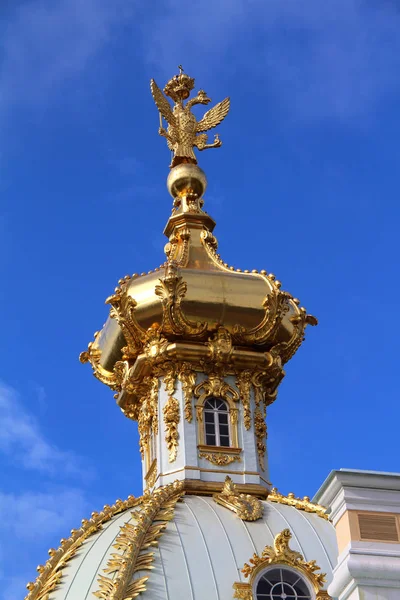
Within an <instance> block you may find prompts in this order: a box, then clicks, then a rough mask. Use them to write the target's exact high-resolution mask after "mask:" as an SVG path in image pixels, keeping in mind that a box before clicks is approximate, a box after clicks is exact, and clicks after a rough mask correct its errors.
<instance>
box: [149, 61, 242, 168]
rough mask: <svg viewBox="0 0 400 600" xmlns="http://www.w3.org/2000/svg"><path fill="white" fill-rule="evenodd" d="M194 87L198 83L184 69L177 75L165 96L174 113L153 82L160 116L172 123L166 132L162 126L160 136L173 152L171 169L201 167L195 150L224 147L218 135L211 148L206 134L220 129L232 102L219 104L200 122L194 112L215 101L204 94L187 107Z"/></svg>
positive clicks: (223, 101) (202, 92) (227, 100)
mask: <svg viewBox="0 0 400 600" xmlns="http://www.w3.org/2000/svg"><path fill="white" fill-rule="evenodd" d="M193 87H194V79H193V78H192V77H189V76H188V75H186V73H183V71H182V68H181V67H180V73H179V75H175V77H173V78H172V79H171V80H170V81H168V83H167V84H166V86H165V88H164V93H165V94H166V95H167V96H169V97H170V98H171V99H172V100H173V101H174V107H173V109H172V110H171V105H170V103H169V101H168V100H167V98H166V97H165V96H164V94H163V93H162V91H161V90H160V88H159V87H158V85H157V84H156V82H155V81H154V79H152V80H151V82H150V88H151V93H152V96H153V99H154V102H155V103H156V105H157V108H158V110H159V112H160V115H161V116H162V117H164V119H165V120H166V121H167V123H168V129H167V130H165V129H164V128H163V127H162V126H161V127H160V129H159V134H160V135H161V136H163V137H165V138H166V140H167V144H168V148H169V149H170V150H171V151H172V152H173V158H172V162H171V167H175V166H176V165H178V164H180V163H192V164H197V159H196V156H195V154H194V152H193V148H198V149H199V150H206V149H207V148H219V147H220V146H221V144H222V142H221V140H220V139H219V137H218V135H215V139H214V142H213V143H212V144H208V143H207V134H205V133H204V132H205V131H208V130H209V129H212V128H213V127H216V126H217V125H219V124H220V123H221V122H222V121H223V120H224V119H225V117H226V115H227V114H228V112H229V106H230V100H229V98H225V100H222V102H219V103H218V104H217V105H216V106H214V107H213V108H211V109H210V110H209V111H207V112H206V114H205V115H204V117H203V118H202V119H201V120H200V121H197V119H196V117H195V116H194V115H193V113H192V112H191V108H192V107H193V106H195V105H196V104H203V105H207V104H209V102H210V101H211V100H210V98H208V96H207V94H206V93H205V92H204V90H200V91H199V92H198V94H197V96H195V97H194V98H192V99H191V100H188V101H187V103H186V105H184V103H183V101H184V100H186V99H187V98H188V97H189V95H190V92H191V91H192V90H193ZM160 118H161V117H160Z"/></svg>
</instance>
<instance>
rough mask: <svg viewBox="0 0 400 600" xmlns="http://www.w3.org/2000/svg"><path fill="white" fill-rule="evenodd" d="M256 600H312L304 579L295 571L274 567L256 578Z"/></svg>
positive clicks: (313, 596)
mask: <svg viewBox="0 0 400 600" xmlns="http://www.w3.org/2000/svg"><path fill="white" fill-rule="evenodd" d="M255 598H256V600H281V599H282V598H285V600H313V598H315V595H314V593H313V592H312V591H311V589H310V586H309V585H308V583H307V581H306V579H305V578H304V577H303V575H302V574H301V573H299V572H298V571H296V570H295V569H290V568H288V567H286V566H282V567H279V566H277V565H274V566H273V567H272V568H269V569H266V570H265V571H263V572H262V573H261V574H260V576H259V577H258V579H257V581H256V584H255Z"/></svg>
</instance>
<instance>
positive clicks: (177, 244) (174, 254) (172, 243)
mask: <svg viewBox="0 0 400 600" xmlns="http://www.w3.org/2000/svg"><path fill="white" fill-rule="evenodd" d="M189 240H190V229H188V227H182V228H181V229H179V231H174V233H172V234H171V236H170V238H169V242H168V244H166V246H165V248H164V251H165V254H166V256H167V258H168V262H176V264H177V265H178V266H179V267H186V265H187V262H188V258H189Z"/></svg>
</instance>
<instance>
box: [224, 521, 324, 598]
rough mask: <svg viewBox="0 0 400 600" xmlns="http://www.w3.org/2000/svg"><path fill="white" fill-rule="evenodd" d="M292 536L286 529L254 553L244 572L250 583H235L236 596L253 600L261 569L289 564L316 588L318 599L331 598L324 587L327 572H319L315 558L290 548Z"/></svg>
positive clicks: (234, 595)
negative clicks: (259, 552)
mask: <svg viewBox="0 0 400 600" xmlns="http://www.w3.org/2000/svg"><path fill="white" fill-rule="evenodd" d="M291 537H292V534H291V533H290V531H289V529H284V530H283V531H282V532H281V533H278V535H276V536H275V540H274V546H273V547H272V546H265V548H264V550H263V551H262V553H261V556H259V555H258V554H253V556H252V558H251V559H250V561H249V563H250V564H248V563H245V565H244V567H243V569H242V573H243V574H244V576H245V577H246V578H247V577H248V578H249V582H248V583H242V582H236V583H234V584H233V589H234V594H233V597H234V598H240V599H241V600H253V594H252V589H253V584H254V581H255V578H256V576H257V574H258V573H260V571H262V570H263V569H265V568H266V567H269V566H271V565H287V566H288V567H291V568H293V569H296V570H297V571H299V573H300V574H301V575H303V576H304V577H305V578H306V579H307V580H308V581H309V582H310V583H311V585H312V587H313V588H314V592H315V595H316V600H330V596H329V595H328V593H327V592H326V591H325V590H323V589H322V587H323V585H324V583H325V582H326V579H325V573H318V571H320V568H319V566H318V565H317V564H316V561H315V560H310V561H308V562H307V561H305V560H304V558H303V556H302V555H301V554H300V552H296V551H295V550H292V549H291V548H289V542H290V539H291Z"/></svg>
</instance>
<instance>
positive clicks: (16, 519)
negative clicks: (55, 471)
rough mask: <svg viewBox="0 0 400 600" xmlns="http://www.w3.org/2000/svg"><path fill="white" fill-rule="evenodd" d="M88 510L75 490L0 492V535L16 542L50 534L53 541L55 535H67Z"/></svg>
mask: <svg viewBox="0 0 400 600" xmlns="http://www.w3.org/2000/svg"><path fill="white" fill-rule="evenodd" d="M88 512H89V507H88V503H87V501H86V499H85V497H84V494H83V492H82V491H81V490H78V489H68V490H61V491H55V492H50V493H44V492H31V491H28V492H24V493H22V494H13V493H1V492H0V514H2V515H3V518H2V519H1V520H0V537H3V538H4V537H7V536H16V538H17V539H18V540H19V541H22V540H29V541H33V540H35V541H37V540H39V538H48V537H49V536H52V537H53V543H55V542H56V539H57V538H55V539H54V536H58V535H63V536H64V537H65V536H67V535H68V532H69V530H70V529H71V527H79V525H80V522H81V520H82V518H83V517H85V516H87V514H88ZM2 546H3V545H2ZM3 547H6V544H5V545H4V546H3ZM3 560H4V559H3Z"/></svg>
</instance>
